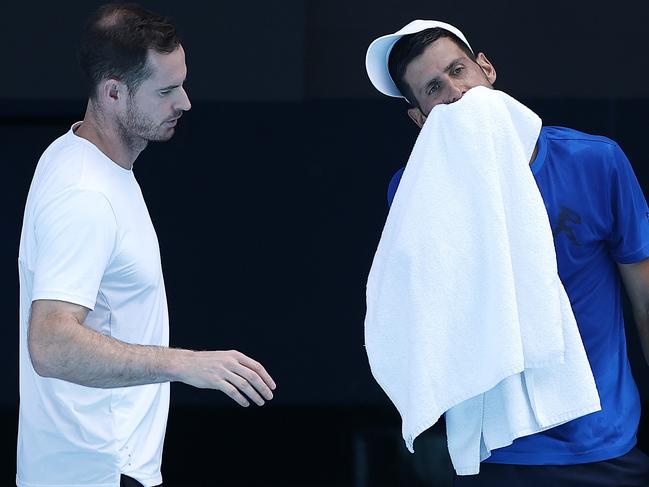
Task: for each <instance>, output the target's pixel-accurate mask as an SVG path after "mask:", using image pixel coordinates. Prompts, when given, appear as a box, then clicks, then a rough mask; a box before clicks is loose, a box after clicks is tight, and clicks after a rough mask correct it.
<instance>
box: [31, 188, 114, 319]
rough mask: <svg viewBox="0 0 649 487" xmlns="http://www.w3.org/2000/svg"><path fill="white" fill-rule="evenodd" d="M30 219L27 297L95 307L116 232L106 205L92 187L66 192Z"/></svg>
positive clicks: (110, 211)
mask: <svg viewBox="0 0 649 487" xmlns="http://www.w3.org/2000/svg"><path fill="white" fill-rule="evenodd" d="M34 217H35V220H34V225H35V237H36V249H35V250H36V252H35V256H36V257H35V260H34V266H33V271H34V288H33V295H32V300H37V299H54V300H59V301H67V302H70V303H75V304H79V305H81V306H85V307H86V308H89V309H94V306H95V302H96V300H97V293H98V292H99V286H100V283H101V280H102V277H103V275H104V272H105V270H106V267H107V265H108V263H109V261H110V259H111V256H112V254H113V252H114V249H115V242H116V236H117V225H116V220H115V216H114V213H113V210H112V208H111V206H110V203H109V202H108V200H107V199H106V197H105V196H104V195H103V194H101V193H98V192H95V191H80V190H70V191H67V192H65V193H64V194H62V195H60V196H59V197H58V198H56V199H55V200H54V201H51V202H50V203H49V204H47V206H45V207H44V208H40V209H38V210H37V211H36V212H35V214H34Z"/></svg>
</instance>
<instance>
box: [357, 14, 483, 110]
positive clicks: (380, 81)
mask: <svg viewBox="0 0 649 487" xmlns="http://www.w3.org/2000/svg"><path fill="white" fill-rule="evenodd" d="M434 27H439V28H441V29H444V30H447V31H449V32H451V33H452V34H455V35H456V36H457V37H459V38H460V40H461V41H462V42H464V43H465V44H466V45H467V47H468V48H469V49H470V50H471V52H473V49H471V46H470V45H469V41H467V40H466V37H464V34H462V32H461V31H460V29H458V28H457V27H453V26H452V25H451V24H447V23H446V22H439V21H437V20H413V21H412V22H410V23H409V24H408V25H406V26H405V27H403V28H402V29H400V30H398V31H396V32H395V33H394V34H388V35H385V36H382V37H379V38H378V39H374V41H372V43H371V44H370V47H368V48H367V55H366V56H365V68H366V69H367V75H368V76H369V77H370V81H371V82H372V84H373V85H374V87H375V88H376V89H377V90H379V91H380V92H381V93H383V94H384V95H388V96H394V97H399V98H405V96H403V95H402V94H401V92H400V91H399V88H397V85H396V84H394V80H393V79H392V77H391V76H390V70H389V69H388V60H389V59H390V52H391V51H392V48H393V47H394V45H395V44H396V42H397V41H398V40H399V39H401V38H402V37H403V36H405V35H408V34H416V33H417V32H421V31H422V30H426V29H432V28H434Z"/></svg>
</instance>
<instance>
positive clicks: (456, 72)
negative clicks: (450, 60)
mask: <svg viewBox="0 0 649 487" xmlns="http://www.w3.org/2000/svg"><path fill="white" fill-rule="evenodd" d="M462 71H464V66H456V67H455V68H454V69H453V71H452V72H453V74H454V75H458V74H460V73H461V72H462Z"/></svg>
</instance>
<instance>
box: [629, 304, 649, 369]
mask: <svg viewBox="0 0 649 487" xmlns="http://www.w3.org/2000/svg"><path fill="white" fill-rule="evenodd" d="M633 318H634V320H635V323H636V327H637V330H638V335H639V336H640V345H641V346H642V353H643V354H644V358H645V362H646V363H647V365H649V311H647V310H635V311H634V313H633Z"/></svg>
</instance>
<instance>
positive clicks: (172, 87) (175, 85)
mask: <svg viewBox="0 0 649 487" xmlns="http://www.w3.org/2000/svg"><path fill="white" fill-rule="evenodd" d="M185 81H187V78H185V79H184V80H182V81H181V82H180V83H178V84H174V85H169V86H165V87H164V88H158V89H159V90H160V91H165V90H173V89H174V88H178V87H180V86H182V85H183V83H184V82H185Z"/></svg>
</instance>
